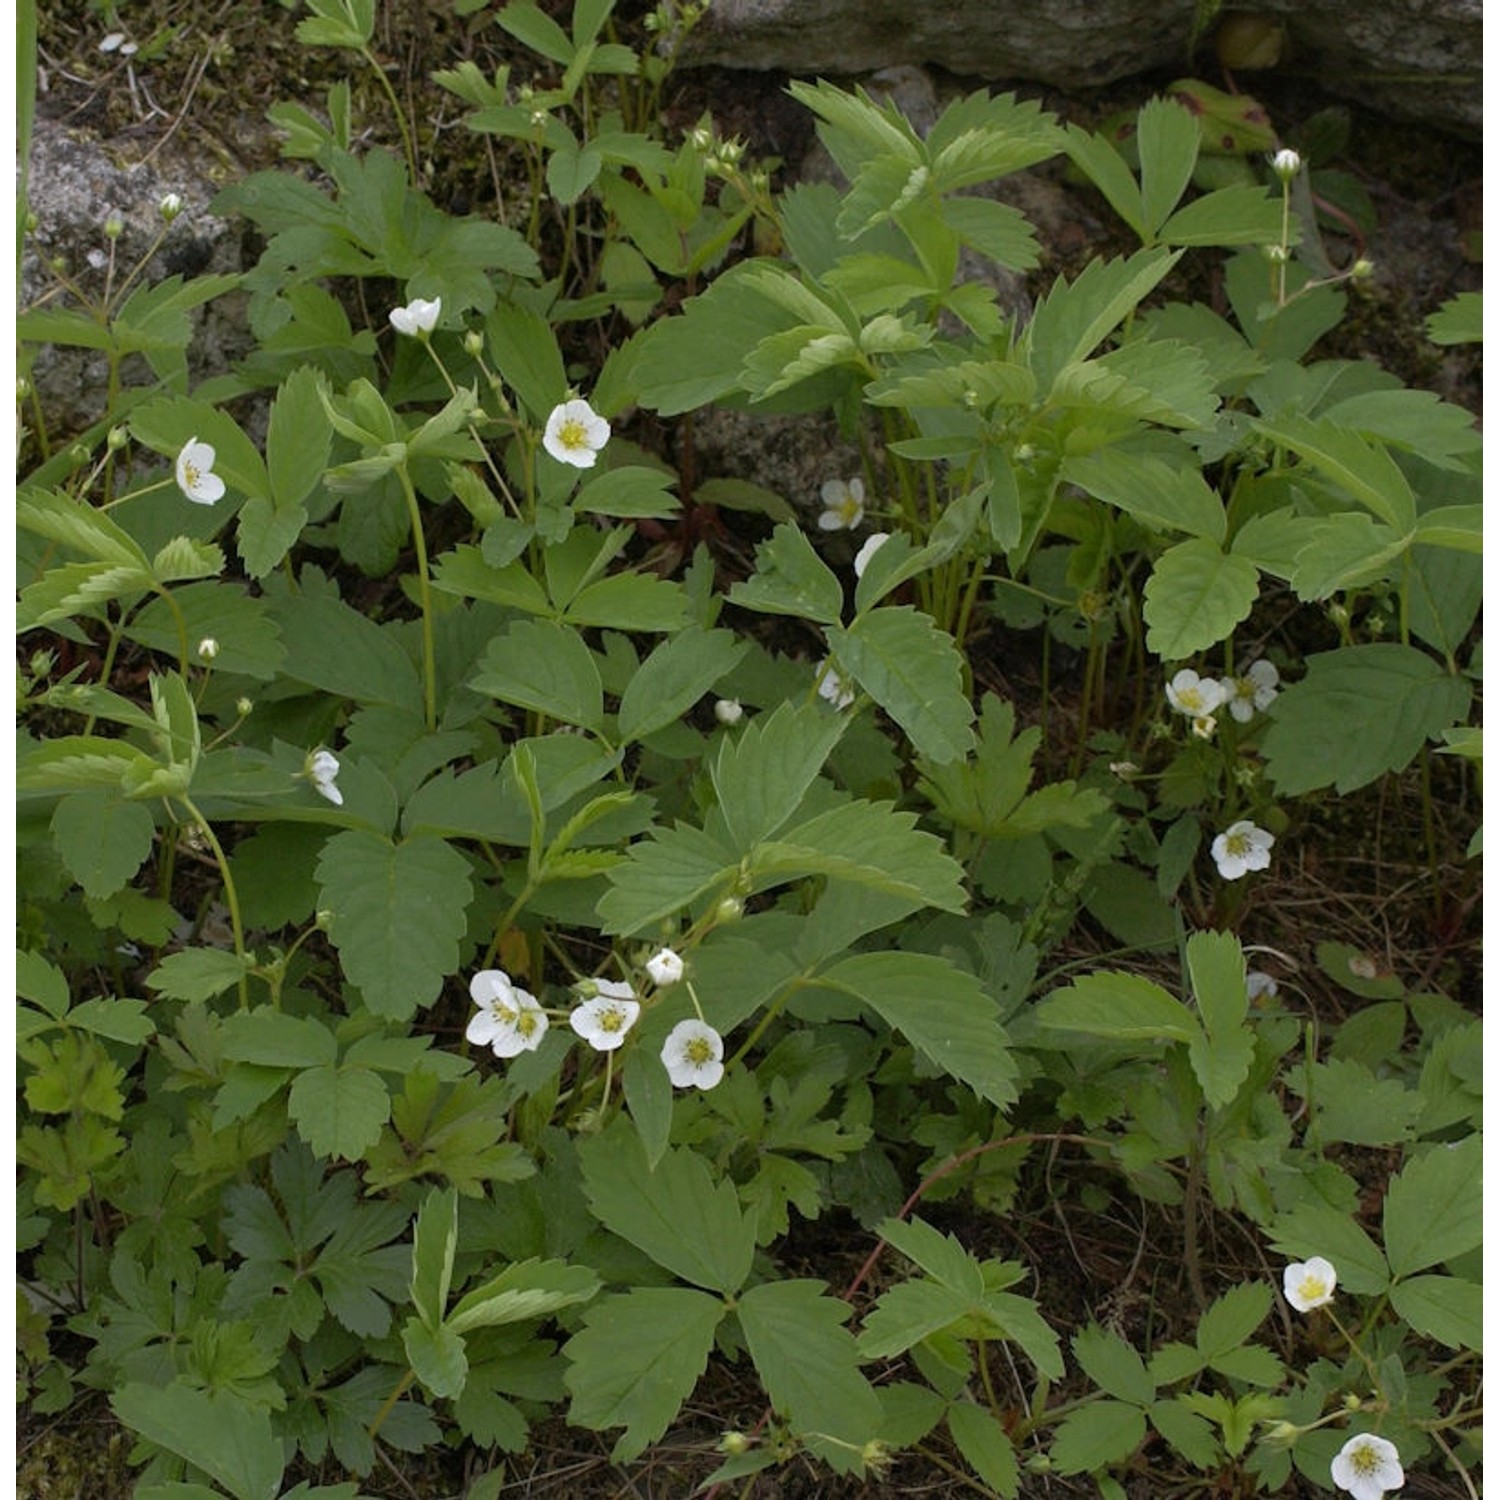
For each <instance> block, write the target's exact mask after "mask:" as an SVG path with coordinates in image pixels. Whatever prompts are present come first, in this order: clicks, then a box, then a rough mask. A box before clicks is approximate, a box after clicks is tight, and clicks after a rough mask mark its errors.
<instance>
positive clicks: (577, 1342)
mask: <svg viewBox="0 0 1500 1500" xmlns="http://www.w3.org/2000/svg"><path fill="white" fill-rule="evenodd" d="M723 1316H724V1304H723V1303H722V1302H721V1301H720V1300H719V1299H718V1298H717V1297H710V1296H708V1295H706V1294H705V1293H703V1292H694V1291H689V1290H687V1288H685V1287H637V1288H635V1289H634V1290H632V1291H630V1292H627V1293H626V1294H625V1295H623V1296H612V1297H605V1298H602V1299H601V1300H600V1301H598V1302H596V1303H595V1304H594V1305H593V1306H592V1307H590V1308H589V1309H588V1311H587V1312H585V1313H584V1315H583V1328H582V1329H581V1330H580V1331H579V1332H578V1333H576V1334H574V1335H573V1337H572V1338H571V1339H569V1340H568V1342H567V1344H566V1345H565V1346H564V1349H563V1353H564V1354H565V1355H566V1356H567V1357H568V1359H569V1361H570V1363H569V1365H568V1369H567V1372H566V1373H565V1374H564V1376H563V1380H564V1381H565V1382H566V1384H567V1387H568V1389H569V1391H571V1392H572V1395H573V1400H572V1404H571V1406H570V1407H569V1409H568V1420H569V1421H570V1422H573V1423H574V1424H575V1425H577V1426H579V1427H587V1428H590V1429H591V1430H593V1431H595V1432H598V1431H602V1430H603V1429H604V1428H607V1427H624V1428H625V1431H624V1432H623V1433H622V1434H621V1435H620V1437H619V1439H618V1440H617V1441H616V1443H615V1446H614V1449H613V1451H612V1452H611V1454H610V1459H611V1461H612V1462H614V1463H629V1462H630V1461H631V1460H632V1459H634V1458H637V1457H639V1456H640V1455H641V1454H642V1453H643V1452H645V1450H646V1449H647V1447H649V1446H650V1445H651V1444H652V1443H654V1442H655V1441H656V1440H657V1439H658V1438H659V1437H661V1435H662V1434H663V1433H664V1432H665V1431H666V1430H667V1427H668V1426H669V1425H670V1423H671V1421H672V1419H673V1418H674V1417H675V1416H676V1415H677V1413H678V1411H679V1409H680V1408H681V1406H682V1403H683V1402H684V1401H685V1400H687V1398H688V1397H689V1396H690V1395H691V1394H692V1392H693V1387H694V1386H696V1385H697V1383H698V1379H699V1377H700V1376H701V1375H702V1374H703V1371H704V1369H705V1368H706V1367H707V1365H708V1356H709V1353H710V1352H711V1351H712V1349H713V1343H714V1330H715V1329H716V1328H717V1327H718V1325H719V1322H720V1320H721V1319H722V1318H723Z"/></svg>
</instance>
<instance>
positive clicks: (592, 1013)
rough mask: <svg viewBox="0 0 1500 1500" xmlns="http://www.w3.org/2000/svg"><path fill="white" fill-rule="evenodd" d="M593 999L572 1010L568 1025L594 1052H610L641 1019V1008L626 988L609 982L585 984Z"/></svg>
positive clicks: (605, 980)
mask: <svg viewBox="0 0 1500 1500" xmlns="http://www.w3.org/2000/svg"><path fill="white" fill-rule="evenodd" d="M587 988H588V989H589V990H591V991H592V992H593V993H592V998H590V999H587V1000H585V1001H584V1002H583V1003H582V1004H581V1005H576V1006H574V1007H573V1013H572V1014H571V1015H570V1016H569V1017H568V1025H569V1026H571V1027H572V1028H573V1030H574V1031H576V1032H577V1033H578V1035H579V1036H581V1037H582V1038H583V1039H584V1041H586V1042H587V1043H588V1044H589V1046H591V1047H592V1048H593V1049H594V1050H595V1051H596V1052H613V1051H614V1050H615V1048H616V1047H618V1046H620V1044H621V1043H622V1042H624V1040H625V1033H626V1032H628V1031H629V1030H630V1028H631V1027H632V1026H634V1025H635V1023H636V1021H637V1020H639V1019H640V1014H641V1004H640V1001H639V1000H637V999H636V998H635V991H634V990H633V989H631V988H630V986H629V985H628V984H622V983H620V982H619V981H617V980H612V979H591V980H588V981H587Z"/></svg>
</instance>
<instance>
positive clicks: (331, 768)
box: [307, 750, 344, 807]
mask: <svg viewBox="0 0 1500 1500" xmlns="http://www.w3.org/2000/svg"><path fill="white" fill-rule="evenodd" d="M338 774H339V761H338V756H336V755H335V754H334V753H333V751H331V750H314V751H313V753H312V754H311V755H309V756H308V757H307V775H308V776H309V777H310V778H311V780H312V784H313V790H314V791H315V792H317V794H318V795H319V796H320V797H326V798H327V799H328V800H329V801H330V802H331V803H333V805H334V806H335V807H342V806H343V805H344V794H343V793H342V792H341V791H340V790H339V789H338V787H337V786H335V785H334V777H336V776H337V775H338Z"/></svg>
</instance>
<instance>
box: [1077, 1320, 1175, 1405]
mask: <svg viewBox="0 0 1500 1500" xmlns="http://www.w3.org/2000/svg"><path fill="white" fill-rule="evenodd" d="M1073 1358H1074V1359H1076V1360H1077V1361H1078V1365H1079V1368H1080V1369H1081V1370H1082V1371H1083V1373H1084V1374H1085V1375H1087V1376H1088V1377H1089V1379H1090V1380H1092V1381H1093V1382H1094V1384H1095V1385H1097V1386H1098V1387H1099V1389H1100V1390H1101V1391H1103V1392H1104V1393H1105V1395H1107V1396H1114V1397H1116V1398H1118V1399H1119V1400H1121V1401H1128V1402H1130V1403H1131V1405H1133V1406H1148V1405H1150V1403H1151V1401H1152V1400H1153V1399H1154V1398H1155V1396H1156V1382H1155V1381H1154V1380H1153V1379H1152V1378H1151V1376H1150V1375H1149V1374H1148V1373H1147V1372H1146V1366H1145V1362H1144V1361H1143V1360H1142V1359H1141V1357H1140V1355H1139V1354H1137V1353H1136V1351H1135V1349H1134V1348H1132V1347H1131V1345H1129V1344H1127V1343H1126V1342H1125V1340H1124V1339H1122V1338H1121V1337H1120V1335H1119V1334H1117V1333H1111V1332H1108V1331H1106V1330H1105V1329H1103V1328H1100V1327H1099V1325H1098V1324H1097V1323H1090V1324H1089V1326H1088V1327H1087V1328H1085V1329H1083V1330H1082V1331H1081V1332H1080V1333H1078V1334H1076V1335H1075V1336H1074V1338H1073Z"/></svg>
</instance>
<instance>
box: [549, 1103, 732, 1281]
mask: <svg viewBox="0 0 1500 1500" xmlns="http://www.w3.org/2000/svg"><path fill="white" fill-rule="evenodd" d="M578 1155H579V1159H580V1161H581V1162H582V1163H583V1177H584V1184H585V1186H586V1189H587V1191H588V1196H589V1203H590V1206H591V1207H592V1208H593V1210H594V1212H595V1214H597V1215H598V1217H599V1219H600V1220H601V1221H602V1222H603V1223H604V1225H605V1226H606V1227H607V1228H609V1229H612V1230H613V1231H614V1232H615V1233H616V1234H618V1235H619V1236H620V1237H621V1238H622V1239H626V1240H629V1241H630V1243H631V1244H632V1245H635V1246H636V1247H637V1248H638V1249H640V1250H644V1251H645V1252H646V1254H647V1255H649V1256H650V1257H651V1258H652V1260H654V1261H656V1263H657V1264H658V1265H661V1266H665V1267H666V1268H667V1270H669V1271H672V1272H673V1273H674V1274H676V1275H678V1276H681V1277H682V1278H683V1280H684V1281H691V1282H692V1283H693V1284H694V1285H696V1286H701V1287H706V1288H709V1289H711V1290H713V1291H717V1292H722V1293H724V1294H725V1295H726V1296H729V1295H733V1293H735V1292H736V1291H738V1290H739V1288H740V1287H741V1286H742V1285H743V1284H744V1281H745V1278H746V1277H747V1276H748V1275H749V1274H750V1258H751V1256H752V1255H753V1254H754V1251H755V1226H754V1222H753V1221H752V1220H751V1219H749V1218H747V1217H746V1216H745V1215H744V1214H743V1213H741V1211H740V1207H739V1197H738V1195H737V1194H736V1192H735V1190H734V1184H733V1183H731V1182H728V1181H721V1182H719V1183H717V1184H716V1183H715V1182H714V1180H713V1178H712V1176H711V1175H710V1174H709V1170H708V1165H707V1163H706V1162H705V1161H704V1160H703V1158H702V1157H701V1156H699V1155H698V1154H697V1153H696V1152H693V1151H689V1150H687V1149H683V1148H677V1149H673V1150H670V1151H668V1152H667V1153H666V1154H665V1155H664V1156H663V1157H662V1158H661V1160H660V1161H659V1162H658V1163H657V1164H656V1167H655V1169H654V1170H653V1169H652V1168H651V1167H649V1166H648V1165H647V1162H646V1150H645V1147H644V1146H643V1145H642V1144H641V1140H640V1137H639V1136H638V1135H637V1134H636V1132H635V1130H634V1129H633V1128H632V1127H631V1126H630V1125H629V1124H627V1123H617V1124H616V1125H615V1126H614V1127H612V1128H611V1129H610V1130H608V1131H606V1132H605V1133H604V1134H603V1135H599V1136H595V1137H594V1138H593V1139H592V1140H588V1141H585V1142H584V1143H583V1145H581V1146H580V1147H579V1151H578Z"/></svg>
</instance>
